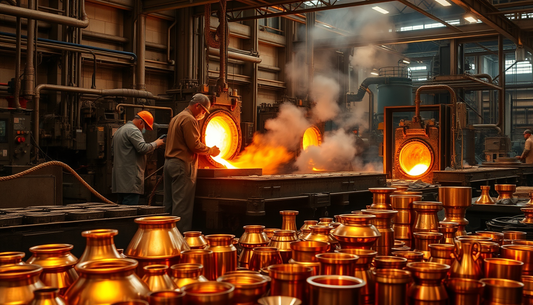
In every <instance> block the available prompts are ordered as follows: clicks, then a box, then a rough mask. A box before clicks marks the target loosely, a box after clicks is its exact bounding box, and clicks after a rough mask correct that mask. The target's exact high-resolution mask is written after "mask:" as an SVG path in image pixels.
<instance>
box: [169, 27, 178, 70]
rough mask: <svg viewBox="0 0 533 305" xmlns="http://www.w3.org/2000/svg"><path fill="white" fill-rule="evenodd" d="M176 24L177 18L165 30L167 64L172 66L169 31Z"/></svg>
mask: <svg viewBox="0 0 533 305" xmlns="http://www.w3.org/2000/svg"><path fill="white" fill-rule="evenodd" d="M176 23H178V18H176V20H174V22H172V24H171V25H170V26H169V27H168V29H167V63H168V64H170V65H174V60H173V59H171V58H170V31H172V28H173V27H174V26H175V25H176Z"/></svg>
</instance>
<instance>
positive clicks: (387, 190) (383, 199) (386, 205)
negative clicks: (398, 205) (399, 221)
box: [368, 187, 396, 210]
mask: <svg viewBox="0 0 533 305" xmlns="http://www.w3.org/2000/svg"><path fill="white" fill-rule="evenodd" d="M368 190H369V191H370V192H371V193H372V196H373V199H372V205H371V206H370V208H371V209H377V210H392V207H391V202H390V195H391V194H392V193H393V192H395V191H396V188H394V187H371V188H369V189H368Z"/></svg>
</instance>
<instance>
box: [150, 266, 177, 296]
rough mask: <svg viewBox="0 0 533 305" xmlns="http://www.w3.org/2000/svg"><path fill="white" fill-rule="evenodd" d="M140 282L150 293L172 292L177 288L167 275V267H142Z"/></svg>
mask: <svg viewBox="0 0 533 305" xmlns="http://www.w3.org/2000/svg"><path fill="white" fill-rule="evenodd" d="M142 281H143V282H144V283H145V284H146V285H148V288H150V290H151V291H163V290H174V289H176V288H178V286H177V285H176V284H175V283H174V282H173V281H172V279H171V278H170V276H169V275H168V266H167V265H150V266H145V267H144V276H143V277H142Z"/></svg>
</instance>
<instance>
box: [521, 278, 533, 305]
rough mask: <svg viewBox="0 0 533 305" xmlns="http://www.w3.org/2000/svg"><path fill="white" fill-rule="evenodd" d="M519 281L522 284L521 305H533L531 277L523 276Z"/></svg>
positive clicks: (532, 279)
mask: <svg viewBox="0 0 533 305" xmlns="http://www.w3.org/2000/svg"><path fill="white" fill-rule="evenodd" d="M521 281H522V283H523V284H524V293H523V298H522V299H523V304H524V305H533V276H531V275H523V276H522V279H521Z"/></svg>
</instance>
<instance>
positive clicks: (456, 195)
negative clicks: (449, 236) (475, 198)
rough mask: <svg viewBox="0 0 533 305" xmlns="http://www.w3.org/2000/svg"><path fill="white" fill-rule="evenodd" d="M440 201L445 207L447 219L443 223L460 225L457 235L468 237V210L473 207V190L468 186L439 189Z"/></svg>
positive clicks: (442, 187)
mask: <svg viewBox="0 0 533 305" xmlns="http://www.w3.org/2000/svg"><path fill="white" fill-rule="evenodd" d="M439 200H440V201H441V202H442V206H443V207H444V214H445V215H446V217H445V218H444V220H443V221H446V222H456V223H458V224H459V226H458V230H457V233H456V235H457V236H461V235H466V229H465V227H466V225H467V224H468V220H466V218H465V214H466V209H467V208H468V207H469V206H471V205H472V188H471V187H466V186H441V187H439Z"/></svg>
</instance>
